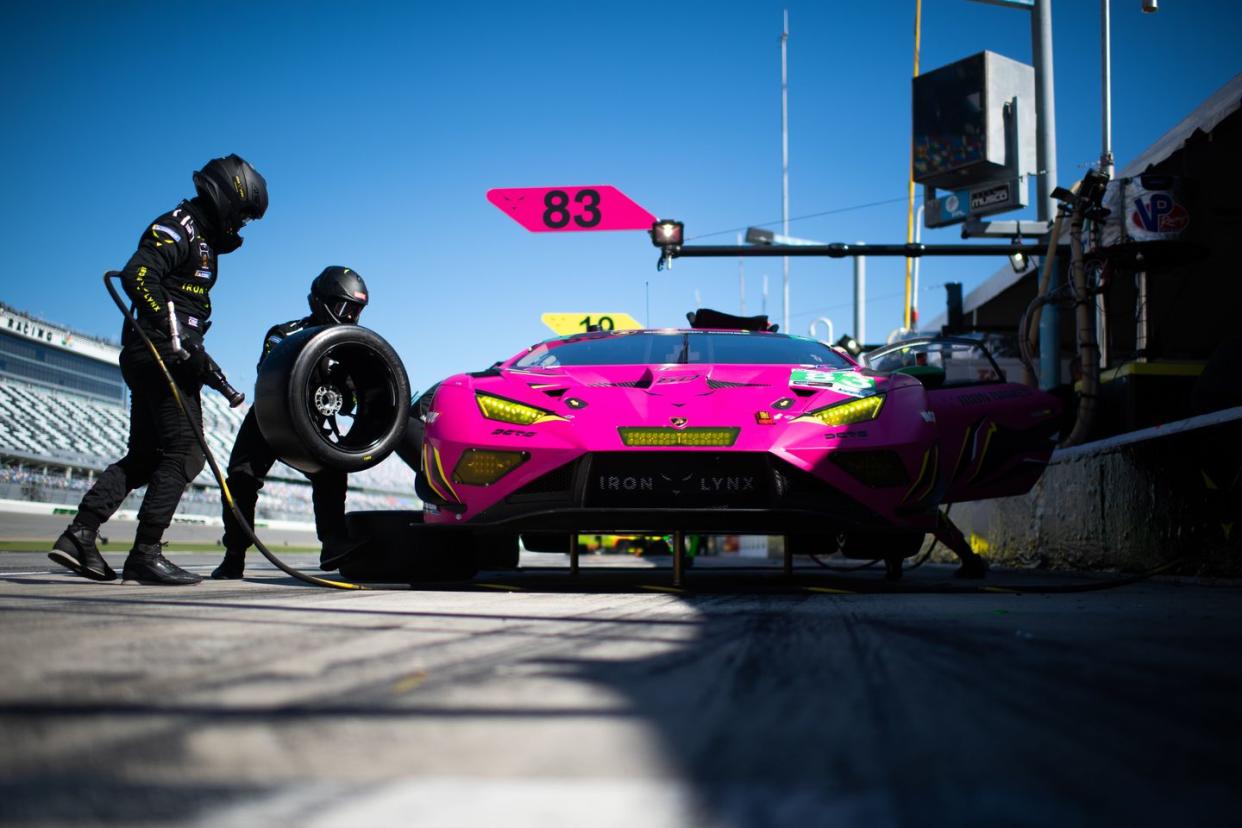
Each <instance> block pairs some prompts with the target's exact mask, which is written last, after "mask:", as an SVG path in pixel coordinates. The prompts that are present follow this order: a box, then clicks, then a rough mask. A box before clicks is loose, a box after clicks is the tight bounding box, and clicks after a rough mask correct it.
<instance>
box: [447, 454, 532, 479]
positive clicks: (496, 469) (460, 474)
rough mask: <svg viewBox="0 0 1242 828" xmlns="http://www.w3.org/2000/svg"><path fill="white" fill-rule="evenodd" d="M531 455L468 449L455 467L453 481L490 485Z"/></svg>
mask: <svg viewBox="0 0 1242 828" xmlns="http://www.w3.org/2000/svg"><path fill="white" fill-rule="evenodd" d="M529 457H530V455H529V454H527V453H526V452H524V451H488V450H486V449H466V450H465V451H464V452H463V453H462V455H461V459H460V460H458V461H457V466H456V467H455V468H454V469H453V482H454V483H466V484H467V485H470V486H490V485H492V484H493V483H495V482H496V481H497V480H499V479H500V478H502V477H504V476H505V475H506V474H508V473H509V472H511V471H513V470H514V469H516V468H517V467H518V466H520V465H522V464H523V463H525V462H526V460H527V459H528V458H529Z"/></svg>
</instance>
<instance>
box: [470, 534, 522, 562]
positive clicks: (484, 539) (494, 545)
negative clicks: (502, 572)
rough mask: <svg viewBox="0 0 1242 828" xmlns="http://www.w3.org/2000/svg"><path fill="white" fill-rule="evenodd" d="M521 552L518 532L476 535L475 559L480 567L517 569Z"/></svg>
mask: <svg viewBox="0 0 1242 828" xmlns="http://www.w3.org/2000/svg"><path fill="white" fill-rule="evenodd" d="M520 554H521V552H520V550H519V549H518V536H517V533H516V532H508V533H500V532H476V533H475V535H474V561H475V564H476V565H477V566H478V568H479V569H517V568H518V558H519V556H520Z"/></svg>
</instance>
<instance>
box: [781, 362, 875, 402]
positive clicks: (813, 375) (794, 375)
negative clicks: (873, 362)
mask: <svg viewBox="0 0 1242 828" xmlns="http://www.w3.org/2000/svg"><path fill="white" fill-rule="evenodd" d="M789 384H790V385H791V386H797V387H803V388H831V389H832V390H833V391H836V392H837V393H838V394H845V395H847V396H850V397H869V396H871V395H872V394H874V393H875V391H876V389H875V380H874V379H873V378H872V377H868V376H865V375H863V374H856V373H854V372H853V371H816V370H812V369H809V368H794V369H793V370H792V371H790V372H789Z"/></svg>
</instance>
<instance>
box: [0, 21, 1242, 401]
mask: <svg viewBox="0 0 1242 828" xmlns="http://www.w3.org/2000/svg"><path fill="white" fill-rule="evenodd" d="M1140 6H1141V3H1140V2H1139V0H1113V4H1112V8H1113V26H1114V31H1113V36H1114V39H1113V59H1114V66H1113V73H1114V89H1113V105H1114V145H1115V151H1116V155H1117V158H1118V160H1119V162H1121V163H1123V164H1124V162H1125V161H1126V160H1127V159H1129V158H1131V157H1133V156H1134V155H1136V154H1138V153H1139V152H1141V151H1142V150H1143V149H1145V148H1146V147H1147V146H1148V145H1150V144H1151V143H1152V142H1153V141H1154V140H1155V139H1157V138H1158V137H1159V136H1160V135H1161V134H1162V133H1163V132H1165V131H1166V130H1167V129H1169V128H1170V127H1171V126H1173V125H1174V124H1175V123H1177V121H1179V120H1180V119H1181V118H1182V117H1183V116H1185V115H1186V114H1187V113H1188V112H1189V111H1190V110H1191V109H1193V108H1194V107H1195V106H1197V105H1198V104H1199V103H1200V102H1201V101H1202V100H1204V99H1205V98H1206V97H1208V96H1209V95H1210V94H1211V93H1212V92H1213V91H1215V90H1216V89H1217V88H1218V87H1220V86H1221V85H1222V84H1224V83H1225V82H1226V81H1228V80H1229V79H1230V78H1231V77H1232V76H1233V75H1234V74H1236V73H1237V72H1238V71H1239V70H1240V69H1242V65H1240V63H1242V61H1240V60H1239V54H1242V53H1239V50H1238V44H1239V43H1242V3H1238V2H1236V0H1216V1H1215V2H1213V1H1212V0H1193V1H1192V0H1166V2H1164V3H1161V10H1160V12H1159V13H1158V14H1156V15H1143V14H1142V13H1141V12H1140ZM783 8H789V10H790V25H791V36H790V43H789V73H790V179H791V184H790V202H791V215H793V216H795V217H797V216H804V215H808V214H813V213H821V212H824V211H829V210H836V209H839V208H847V207H851V206H854V205H860V204H866V203H870V202H877V201H885V200H889V199H897V198H900V197H902V196H903V195H904V194H905V179H906V175H907V170H908V153H909V140H910V139H909V131H910V129H909V121H910V116H909V111H910V105H909V78H910V71H911V50H912V29H913V17H914V2H913V0H902V2H896V0H893V2H888V1H887V0H877V2H872V3H845V2H827V0H821V1H820V2H806V0H790V2H787V3H782V2H768V1H767V0H753V1H752V2H735V3H730V2H679V3H669V4H635V3H618V2H594V3H584V2H566V3H560V2H523V3H495V2H476V3H473V4H469V5H463V6H458V5H457V4H450V3H425V2H399V3H378V2H376V3H369V2H363V3H349V4H343V3H335V2H331V3H329V2H298V3H293V2H279V3H259V2H238V3H233V2H220V3H212V4H202V3H185V2H176V1H175V0H173V2H165V3H161V4H158V5H155V4H139V3H127V2H108V3H102V2H89V3H55V2H48V3H6V4H4V5H3V9H2V10H0V32H2V33H0V43H2V44H3V48H2V49H0V74H2V76H3V77H4V78H5V83H4V85H3V88H2V89H0V101H2V104H0V105H2V107H3V111H4V113H5V119H4V120H5V124H6V126H5V128H4V129H3V130H0V150H2V152H3V155H2V157H3V158H4V159H5V161H6V162H7V169H6V171H5V186H4V187H3V188H2V189H0V227H2V230H0V233H2V234H3V235H2V239H3V246H2V248H0V249H2V250H3V253H2V254H0V255H2V256H3V260H2V266H3V273H4V277H3V289H2V290H0V299H3V300H4V301H6V302H9V303H11V304H13V305H16V306H18V307H20V308H23V309H27V310H30V311H32V312H35V313H38V314H40V315H42V316H44V317H46V318H49V319H51V320H53V321H58V322H63V323H67V324H70V325H73V326H76V327H78V328H81V329H84V330H86V331H90V332H94V333H99V334H103V335H108V336H116V335H117V334H118V333H119V328H120V325H119V319H118V317H117V314H116V311H115V309H114V308H113V307H112V305H111V303H110V302H109V301H108V300H107V298H106V295H105V294H104V292H103V289H102V286H101V283H100V274H101V273H102V272H103V271H104V270H107V269H110V268H117V267H120V266H121V265H122V264H124V262H125V261H126V259H127V258H128V256H129V255H130V253H131V252H132V250H133V247H134V244H135V243H136V241H137V238H138V235H139V233H141V232H142V230H143V229H144V227H145V224H146V223H147V222H149V221H150V220H151V219H152V218H154V217H155V216H156V215H158V214H159V213H160V212H162V211H164V210H165V209H168V208H170V207H172V206H173V205H174V204H175V203H176V202H177V201H178V200H179V199H180V198H183V197H187V196H189V195H191V194H192V192H193V190H192V186H191V184H190V173H191V172H192V170H193V169H195V168H197V167H198V166H200V165H201V164H202V163H203V162H205V161H206V160H207V159H208V158H211V157H213V156H216V155H222V154H226V153H229V152H237V153H239V154H241V155H242V156H244V157H246V158H247V159H249V160H250V161H251V162H253V163H254V164H255V166H256V167H257V168H258V169H259V170H260V171H261V172H262V173H263V174H264V175H265V176H266V178H267V180H268V182H269V187H270V192H271V208H270V210H269V212H268V215H267V217H266V218H265V219H264V220H263V221H261V222H259V223H257V224H255V225H252V226H251V227H250V228H248V230H247V233H246V236H247V242H246V244H245V246H244V247H243V248H242V249H241V250H240V251H238V252H237V253H234V254H232V255H230V256H228V257H225V258H224V259H222V264H221V268H220V273H221V279H220V281H219V283H218V284H217V287H216V289H215V291H214V292H213V300H214V304H215V317H214V318H215V320H216V323H215V328H213V330H212V332H211V334H210V336H209V337H208V343H207V344H208V348H209V349H210V350H211V352H212V353H213V355H215V356H216V358H217V360H218V361H219V362H220V363H221V364H222V365H223V366H224V367H225V368H226V370H227V371H228V372H229V373H230V375H231V378H232V379H233V380H234V381H235V382H236V384H238V385H239V386H240V387H248V386H249V385H250V383H252V382H253V377H254V367H253V364H254V359H255V357H256V355H257V352H258V350H259V345H260V342H261V338H262V335H263V333H264V331H265V330H266V329H267V327H268V326H269V325H271V324H273V323H276V322H279V321H283V320H286V319H290V318H294V317H297V316H300V315H302V314H303V313H304V312H305V294H306V290H307V285H308V284H309V281H310V279H311V278H312V277H313V276H314V275H315V274H317V273H318V272H319V271H320V270H321V269H322V268H323V267H324V266H326V265H329V264H341V265H346V266H349V267H353V268H354V269H356V270H358V271H359V272H360V273H362V274H363V275H364V277H365V278H366V280H367V282H368V284H369V285H370V288H371V293H372V297H373V300H374V303H373V305H372V307H371V308H369V309H368V310H367V312H366V314H365V315H364V317H363V320H364V322H365V323H366V324H367V325H368V326H370V327H372V328H374V329H375V330H377V331H379V332H380V333H381V334H383V335H384V336H386V337H387V338H388V339H389V340H390V341H391V342H392V343H393V344H394V346H395V347H396V348H397V350H398V352H399V353H401V355H402V356H403V358H404V360H405V362H406V365H407V368H408V370H409V372H410V375H411V382H412V384H413V385H414V387H416V388H418V387H426V386H427V385H429V384H430V383H432V382H434V381H435V380H437V379H439V378H440V377H443V376H445V375H447V374H450V373H453V372H456V371H460V370H467V369H476V368H480V367H484V366H486V365H487V364H489V363H491V362H492V361H494V360H495V359H498V358H501V357H503V356H508V355H509V354H511V353H514V352H516V351H517V350H519V349H520V348H522V347H524V346H525V345H528V344H530V343H532V342H534V341H537V340H539V339H542V338H544V337H545V336H547V335H548V332H547V331H546V329H544V328H543V326H542V325H541V324H540V322H539V314H540V313H541V312H543V311H579V310H581V311H626V312H629V313H631V314H633V315H634V316H635V317H637V318H639V319H640V320H641V319H644V318H645V316H646V305H645V297H646V291H647V290H648V289H649V291H650V319H651V322H652V323H653V324H656V325H672V324H678V323H680V322H681V321H682V320H683V319H684V313H685V311H687V310H689V309H691V308H692V307H693V306H694V302H695V296H696V292H697V294H698V295H699V296H701V298H702V301H703V304H705V305H709V306H714V307H717V308H721V309H724V310H730V311H734V310H736V309H737V307H738V282H737V262H736V260H694V261H691V260H681V261H679V262H677V263H676V266H675V267H674V269H673V270H672V271H671V272H664V273H657V272H656V269H655V260H656V253H655V250H654V249H653V248H652V247H651V246H650V244H649V242H648V241H647V239H646V237H645V235H643V234H641V233H575V234H567V235H554V234H538V235H536V234H530V233H527V232H526V231H524V230H522V229H521V228H520V227H519V226H518V225H517V224H515V223H513V222H512V221H510V220H509V219H508V218H507V217H505V216H504V215H503V214H501V213H500V212H499V211H498V210H496V208H494V207H492V206H491V205H490V204H489V203H488V202H487V201H486V200H485V198H484V193H485V192H486V190H487V189H488V188H490V187H497V186H540V185H558V184H559V185H574V184H612V185H615V186H617V187H620V188H621V189H622V190H624V191H625V192H626V193H627V194H629V195H630V196H631V197H632V198H634V199H635V200H636V201H638V202H639V203H641V204H642V205H644V206H645V207H647V208H648V209H649V210H651V211H652V212H653V213H656V214H658V215H660V216H667V217H676V218H680V219H682V220H684V221H685V222H686V225H687V234H688V235H689V236H691V237H694V236H703V235H704V234H710V233H716V232H718V231H726V230H731V229H733V228H739V227H745V226H747V225H751V224H758V223H763V222H774V221H776V220H778V219H779V218H780V213H781V210H780V204H781V202H780V97H779V82H780V64H779V50H778V38H779V32H780V25H781V10H782V9H783ZM1053 22H1054V55H1055V73H1056V103H1057V126H1058V163H1059V168H1060V179H1061V182H1060V183H1063V184H1069V183H1071V182H1072V181H1073V180H1074V179H1075V178H1077V177H1078V176H1080V175H1081V174H1082V172H1083V171H1084V170H1085V169H1086V168H1087V166H1089V165H1090V164H1092V163H1093V162H1094V161H1095V160H1096V158H1097V157H1098V155H1099V140H1100V139H1099V131H1100V130H1099V92H1100V87H1099V4H1098V3H1096V2H1093V1H1089V0H1056V2H1054V4H1053ZM923 23H924V28H923V49H922V66H923V69H924V70H925V71H926V70H929V69H932V68H935V67H937V66H940V65H943V64H946V63H949V62H951V61H954V60H957V59H958V58H961V57H965V56H967V55H970V54H973V53H975V52H978V51H981V50H983V49H991V50H993V51H996V52H1000V53H1001V54H1004V55H1007V56H1009V57H1012V58H1015V59H1018V60H1022V61H1029V60H1030V26H1029V22H1028V15H1027V14H1026V13H1025V12H1021V11H1015V10H1011V9H1006V8H999V7H995V6H989V5H982V4H979V3H974V2H967V0H925V2H924V9H923ZM791 233H793V234H794V235H798V236H803V237H807V238H815V239H820V240H824V241H854V240H859V239H866V240H869V241H876V242H893V241H903V240H904V238H905V205H904V204H902V203H891V204H886V205H883V206H879V207H872V208H868V209H862V210H853V211H847V212H837V213H834V214H832V215H826V216H820V217H817V218H808V219H805V220H800V221H795V222H794V223H793V224H792V225H791ZM957 238H958V232H957V230H956V229H948V230H942V231H934V232H926V233H925V234H924V240H925V241H933V242H951V241H955V240H957ZM710 239H711V240H713V241H719V242H725V243H728V242H731V241H732V239H733V235H732V233H724V234H721V235H716V236H712V237H710ZM707 240H708V239H704V241H707ZM1000 264H1003V262H991V261H988V260H977V259H931V260H928V261H927V262H926V263H925V264H924V266H923V274H922V283H923V287H924V289H923V291H922V292H921V296H922V298H921V302H920V304H921V305H922V308H923V314H924V316H925V317H930V316H933V315H935V313H937V312H938V311H939V310H940V309H941V307H942V305H943V296H944V291H943V288H942V287H940V285H942V284H943V283H944V282H946V281H952V280H957V281H962V282H964V283H965V286H966V289H967V290H969V289H970V288H971V287H973V286H974V285H976V284H978V282H979V281H981V280H982V279H983V278H985V277H986V276H987V275H988V274H989V273H991V272H993V271H994V270H995V269H996V268H997V267H998V266H999V265H1000ZM765 272H766V273H767V274H768V275H769V281H770V285H771V288H770V290H771V294H770V298H769V302H768V306H767V309H768V312H769V314H770V315H772V316H773V317H774V318H778V317H779V315H780V304H779V301H780V300H779V295H780V262H779V260H758V259H752V260H750V261H749V262H748V264H747V268H746V273H747V287H748V307H749V309H750V311H751V312H756V311H757V310H758V308H759V305H760V302H761V299H760V288H759V285H760V276H761V274H763V273H765ZM868 276H869V288H868V294H869V298H870V301H869V304H868V309H867V314H868V316H867V325H868V333H869V337H868V338H869V339H871V340H877V339H881V338H883V336H884V335H885V334H887V332H888V331H890V330H891V329H893V328H895V327H897V326H898V325H899V324H900V321H901V298H900V297H901V292H902V282H903V278H904V269H903V264H902V261H901V260H898V259H873V260H872V261H871V262H869V267H868ZM792 300H793V301H792V314H793V317H792V325H791V327H792V329H793V331H794V332H795V333H805V331H806V326H807V324H808V323H809V322H810V321H811V320H812V319H813V318H815V317H817V316H821V315H822V316H829V317H831V318H832V319H833V321H834V323H835V325H836V330H837V332H838V334H839V333H841V332H844V331H846V330H849V328H850V327H851V318H852V310H851V308H852V301H853V300H852V281H851V278H850V264H849V263H848V262H847V261H834V262H831V263H824V262H812V261H809V260H795V261H794V262H793V265H792Z"/></svg>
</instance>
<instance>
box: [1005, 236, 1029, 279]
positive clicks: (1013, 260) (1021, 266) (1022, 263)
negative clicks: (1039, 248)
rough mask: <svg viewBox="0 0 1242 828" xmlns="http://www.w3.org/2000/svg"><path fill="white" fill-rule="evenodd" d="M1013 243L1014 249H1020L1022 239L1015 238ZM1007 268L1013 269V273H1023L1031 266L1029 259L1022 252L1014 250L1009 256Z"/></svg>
mask: <svg viewBox="0 0 1242 828" xmlns="http://www.w3.org/2000/svg"><path fill="white" fill-rule="evenodd" d="M1013 243H1014V246H1015V247H1021V246H1022V239H1021V238H1016V239H1014V240H1013ZM1009 266H1010V267H1012V268H1013V272H1014V273H1025V272H1026V270H1027V268H1029V267H1030V266H1031V257H1030V256H1028V255H1026V253H1025V252H1023V251H1022V250H1015V251H1014V252H1012V253H1010V254H1009Z"/></svg>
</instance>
